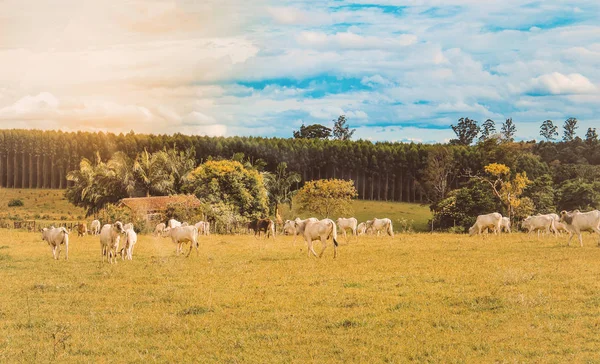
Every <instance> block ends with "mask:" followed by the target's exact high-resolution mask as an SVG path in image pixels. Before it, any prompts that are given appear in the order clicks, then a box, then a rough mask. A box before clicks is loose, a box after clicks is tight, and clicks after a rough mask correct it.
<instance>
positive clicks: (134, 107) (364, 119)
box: [0, 0, 600, 143]
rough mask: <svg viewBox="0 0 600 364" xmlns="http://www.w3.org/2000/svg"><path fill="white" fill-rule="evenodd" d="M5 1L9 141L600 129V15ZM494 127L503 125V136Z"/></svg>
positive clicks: (482, 6)
mask: <svg viewBox="0 0 600 364" xmlns="http://www.w3.org/2000/svg"><path fill="white" fill-rule="evenodd" d="M27 2H28V1H22V0H18V1H17V0H3V1H2V2H0V127H2V128H38V129H61V130H66V131H70V130H89V131H97V130H103V131H105V130H109V131H113V132H128V131H130V130H134V131H135V132H139V133H175V132H181V133H185V134H206V135H225V136H231V135H260V136H279V137H290V136H291V134H292V131H293V130H294V129H297V128H298V127H299V126H300V125H302V123H304V124H312V123H320V124H324V125H327V126H331V125H332V120H333V119H334V118H337V116H338V115H340V114H345V115H346V116H347V117H348V120H349V123H350V125H351V126H352V127H354V128H356V129H357V132H356V134H355V137H356V138H364V139H371V140H391V141H406V140H415V141H419V142H425V143H426V142H432V141H445V140H448V139H450V138H452V136H453V133H452V131H451V130H450V124H452V123H456V120H457V119H458V118H460V117H470V118H473V119H476V120H478V121H480V122H482V121H484V120H485V119H487V118H491V119H493V120H496V122H497V124H500V123H501V122H502V121H503V120H504V119H506V118H508V117H512V118H513V120H514V121H515V123H516V126H517V134H518V136H519V138H520V139H533V138H539V137H538V133H539V125H540V124H541V122H542V121H543V120H546V119H551V120H554V121H555V123H557V124H559V125H562V123H563V121H564V120H565V119H566V118H568V117H576V118H578V119H579V120H580V129H579V131H578V134H579V135H581V136H583V135H584V134H585V130H586V129H587V128H588V127H596V126H597V127H598V128H599V129H600V113H599V112H600V3H599V2H598V1H597V0H580V1H559V0H554V1H550V0H546V1H522V0H504V1H483V0H443V1H442V0H405V1H395V0H380V1H375V0H362V1H352V0H335V1H312V0H306V1H301V0H288V1H284V0H278V1H272V0H253V1H247V0H204V1H184V0H181V1H162V0H150V1H137V0H129V1H123V0H106V1H95V0H52V1H49V0H48V1H47V0H40V1H29V4H27ZM498 126H499V125H498Z"/></svg>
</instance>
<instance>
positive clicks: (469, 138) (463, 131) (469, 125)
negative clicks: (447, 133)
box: [450, 118, 479, 145]
mask: <svg viewBox="0 0 600 364" xmlns="http://www.w3.org/2000/svg"><path fill="white" fill-rule="evenodd" d="M451 127H452V130H453V131H454V133H455V134H456V137H457V138H456V139H452V140H450V143H451V144H458V145H471V143H473V140H474V139H475V138H477V134H479V126H478V125H477V121H475V120H471V119H469V118H460V119H458V123H457V124H456V125H451Z"/></svg>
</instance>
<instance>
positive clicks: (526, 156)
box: [0, 118, 600, 207]
mask: <svg viewBox="0 0 600 364" xmlns="http://www.w3.org/2000/svg"><path fill="white" fill-rule="evenodd" d="M335 122H336V123H337V124H338V126H337V127H335V126H334V129H333V131H335V132H334V133H333V135H334V137H335V139H329V137H331V135H332V134H331V133H329V134H327V130H325V135H323V134H322V133H321V132H323V129H322V128H315V127H312V126H310V125H309V126H305V127H303V129H302V128H301V129H302V130H304V131H302V130H300V131H298V132H297V133H296V135H295V136H296V137H295V138H263V137H227V138H225V137H206V136H189V135H183V134H174V135H164V134H159V135H154V134H136V133H133V132H130V133H128V134H114V133H103V132H97V133H91V132H71V133H67V132H60V131H39V130H17V129H13V130H0V185H1V186H2V187H8V188H66V187H68V186H73V184H74V182H73V181H72V180H71V181H69V180H68V179H67V174H68V173H69V172H71V171H75V170H79V169H80V168H79V167H80V163H81V161H82V159H87V160H88V161H90V162H91V163H96V161H102V162H104V163H106V162H108V161H109V159H110V158H111V157H113V156H115V155H116V153H120V154H122V155H123V156H124V157H127V158H128V159H129V160H131V161H137V168H138V171H142V170H143V168H144V165H149V164H151V163H162V162H160V158H159V160H156V161H152V160H150V159H149V158H150V157H151V156H152V155H153V154H155V153H157V152H160V151H169V150H173V151H179V152H182V151H189V156H190V158H191V159H193V161H192V164H193V165H195V166H197V165H200V164H202V163H203V162H205V161H207V160H211V159H214V160H219V159H232V158H234V157H235V156H236V155H238V158H239V156H240V155H241V156H243V158H245V159H246V160H247V161H248V162H249V163H251V164H252V165H253V166H255V168H256V169H257V170H259V171H266V172H271V173H275V174H276V173H277V171H278V166H279V165H280V163H282V162H284V163H286V166H287V170H288V171H290V172H294V173H297V174H298V175H299V177H300V178H298V179H295V180H294V181H293V182H292V185H293V186H292V188H291V189H297V188H299V187H301V186H302V185H303V184H304V183H305V182H306V181H311V180H319V179H326V178H338V179H344V180H352V181H353V182H354V185H355V187H356V190H357V193H358V198H360V199H367V200H386V201H403V202H420V203H428V204H431V205H432V206H434V205H435V204H436V203H438V202H439V201H441V200H443V199H444V198H446V197H447V193H448V192H449V191H452V190H457V189H460V188H462V187H464V186H465V185H466V184H468V183H470V181H471V178H470V177H469V173H467V172H468V171H470V172H472V173H482V171H484V167H485V166H486V165H488V164H490V163H502V164H504V165H506V166H507V167H508V168H510V170H511V171H514V173H519V172H522V171H527V175H528V177H529V178H530V179H531V180H532V181H533V183H534V185H535V186H538V185H539V183H540V181H537V182H536V181H535V180H536V178H539V177H541V176H540V175H539V170H542V171H545V172H544V173H543V174H542V175H545V177H544V178H546V179H547V180H548V181H549V182H548V183H547V184H546V185H548V186H550V187H549V188H551V189H553V190H557V191H558V190H560V188H561V186H563V184H565V183H566V182H568V181H571V183H572V184H575V182H573V181H578V180H579V181H582V182H585V183H588V182H589V183H594V182H597V181H598V180H597V178H598V175H599V173H598V165H600V148H599V146H598V144H599V143H598V137H597V134H596V130H595V129H593V128H590V129H588V131H587V133H586V134H585V138H584V139H582V138H580V137H579V136H577V135H576V130H577V121H576V119H574V118H569V119H567V120H566V121H565V123H564V125H563V129H564V132H563V139H562V140H560V141H555V140H553V139H552V138H553V137H555V136H556V135H558V131H557V128H556V126H555V125H554V123H550V122H549V121H548V120H546V121H544V122H542V123H541V126H540V134H541V135H542V136H544V135H546V136H548V137H547V138H546V137H545V136H544V139H546V140H545V141H541V142H536V141H521V142H515V141H514V137H515V134H516V132H517V125H516V123H514V122H513V121H512V119H507V120H506V121H505V122H504V123H503V125H502V127H501V128H500V130H501V132H500V133H496V126H495V123H494V122H493V121H492V120H486V121H485V122H484V123H482V125H481V126H479V123H477V122H476V121H474V120H472V119H469V118H461V119H459V120H458V123H457V124H456V125H453V126H452V128H453V130H454V131H455V132H456V134H457V138H456V139H454V140H452V141H451V142H450V143H448V144H432V145H424V144H417V143H392V142H371V141H366V140H356V141H353V140H350V138H351V137H352V130H349V129H348V128H347V126H345V125H344V124H345V122H346V120H345V118H344V119H343V120H340V119H338V120H337V121H335ZM315 130H320V132H319V133H315V132H314V131H315ZM144 153H145V154H144ZM171 153H173V152H171ZM186 153H187V152H186ZM140 155H145V156H146V159H145V160H143V159H139V158H140ZM157 158H158V157H157ZM167 158H169V157H167ZM531 165H534V166H535V168H532V167H531ZM528 166H529V167H528ZM527 168H529V169H527ZM170 173H171V174H172V175H173V177H172V178H173V179H174V183H181V182H177V172H176V171H171V172H170ZM440 173H441V175H440ZM171 174H170V175H169V176H168V177H166V178H165V177H164V176H162V177H161V176H155V179H153V177H152V176H148V177H147V178H146V179H144V181H145V182H144V183H146V185H147V188H146V189H145V190H143V189H142V188H138V191H136V194H135V195H142V196H143V195H148V194H151V195H156V194H168V193H170V192H169V190H168V189H167V190H162V191H161V190H160V188H159V187H160V184H159V183H158V182H159V181H164V180H168V181H170V180H171ZM136 178H140V177H139V175H138V177H136ZM156 178H158V179H156ZM138 186H139V184H138ZM153 188H157V189H158V190H155V191H152V190H151V189H153ZM530 188H532V187H530ZM530 188H528V190H529V189H530ZM540 188H541V187H540ZM561 196H562V195H561ZM560 198H562V197H560ZM560 198H559V197H558V196H554V197H553V204H554V205H558V202H559V201H560ZM557 199H558V200H557ZM434 207H435V206H434Z"/></svg>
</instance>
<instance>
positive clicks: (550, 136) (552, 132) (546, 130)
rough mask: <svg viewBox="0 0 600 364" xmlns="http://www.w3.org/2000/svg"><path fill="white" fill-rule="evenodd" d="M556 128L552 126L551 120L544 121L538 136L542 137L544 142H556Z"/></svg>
mask: <svg viewBox="0 0 600 364" xmlns="http://www.w3.org/2000/svg"><path fill="white" fill-rule="evenodd" d="M557 129H558V127H557V126H556V125H554V123H553V122H552V120H546V121H544V122H543V123H542V126H541V127H540V135H541V136H543V137H544V138H545V139H546V141H550V140H556V137H557V136H558V131H556V130H557Z"/></svg>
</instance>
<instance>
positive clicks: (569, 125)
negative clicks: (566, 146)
mask: <svg viewBox="0 0 600 364" xmlns="http://www.w3.org/2000/svg"><path fill="white" fill-rule="evenodd" d="M577 128H579V127H578V126H577V119H576V118H568V119H567V120H565V123H564V125H563V129H564V131H563V141H565V142H570V141H572V140H573V139H575V131H576V130H577Z"/></svg>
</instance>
